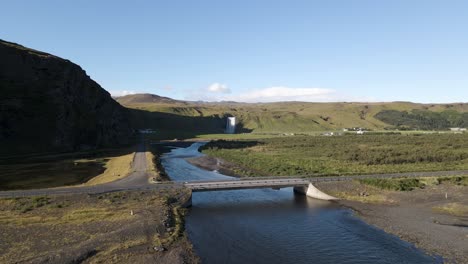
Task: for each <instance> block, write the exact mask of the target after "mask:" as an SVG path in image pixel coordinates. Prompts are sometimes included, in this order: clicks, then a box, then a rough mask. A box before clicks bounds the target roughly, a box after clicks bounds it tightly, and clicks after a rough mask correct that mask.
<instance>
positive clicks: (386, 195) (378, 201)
mask: <svg viewBox="0 0 468 264" xmlns="http://www.w3.org/2000/svg"><path fill="white" fill-rule="evenodd" d="M187 160H188V162H190V163H191V164H192V165H195V166H198V167H200V168H202V169H205V170H210V171H214V170H216V171H219V172H222V173H223V174H226V175H230V176H236V177H239V175H242V173H238V172H239V170H242V169H246V168H243V167H241V166H239V165H236V164H233V163H230V162H227V161H224V160H223V159H220V158H214V157H210V156H201V157H196V158H190V159H187ZM426 180H428V181H430V180H431V178H429V179H426ZM316 186H317V187H318V188H319V189H320V190H322V191H324V192H326V193H328V194H330V195H333V196H336V197H339V198H341V199H342V200H340V201H338V203H339V204H341V205H343V206H345V207H347V208H351V209H353V210H354V211H355V212H356V215H357V216H359V217H360V218H362V219H363V220H364V221H366V222H367V223H369V224H371V225H374V226H376V227H378V228H380V229H383V230H384V231H386V232H387V233H390V234H393V235H396V236H398V237H400V238H401V239H403V240H405V241H408V242H410V243H412V244H414V245H415V246H416V247H418V248H421V249H423V250H424V251H426V252H428V253H429V254H433V255H439V256H442V257H443V258H444V260H445V261H447V262H449V263H451V262H455V263H468V248H467V247H466V245H467V244H468V186H462V185H460V186H458V185H454V184H451V183H442V184H432V185H431V184H429V185H428V186H426V187H425V188H423V189H422V188H416V189H415V190H412V191H389V190H382V189H380V188H377V187H374V186H369V185H366V184H362V183H359V182H357V181H351V182H349V181H347V182H326V183H319V184H317V185H316ZM446 194H447V198H446V197H445V195H446Z"/></svg>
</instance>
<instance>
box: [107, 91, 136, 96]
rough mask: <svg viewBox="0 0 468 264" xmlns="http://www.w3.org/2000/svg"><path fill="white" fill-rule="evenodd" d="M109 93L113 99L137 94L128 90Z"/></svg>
mask: <svg viewBox="0 0 468 264" xmlns="http://www.w3.org/2000/svg"><path fill="white" fill-rule="evenodd" d="M109 93H110V94H111V96H112V97H119V96H125V95H129V94H136V93H137V92H135V91H128V90H110V91H109Z"/></svg>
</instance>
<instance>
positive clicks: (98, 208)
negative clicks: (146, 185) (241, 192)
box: [0, 188, 199, 263]
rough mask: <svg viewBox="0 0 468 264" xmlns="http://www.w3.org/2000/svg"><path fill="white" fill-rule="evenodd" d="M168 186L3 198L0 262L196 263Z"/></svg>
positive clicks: (177, 199) (176, 195)
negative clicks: (152, 189) (96, 192)
mask: <svg viewBox="0 0 468 264" xmlns="http://www.w3.org/2000/svg"><path fill="white" fill-rule="evenodd" d="M189 195H190V194H189V193H188V192H187V191H186V190H184V189H179V188H169V189H167V188H166V189H161V190H156V191H133V192H130V191H128V192H114V193H107V194H99V195H88V194H76V195H66V196H41V197H24V198H11V199H0V233H1V234H2V236H0V253H1V254H0V262H1V263H20V262H21V263H23V262H24V263H198V261H199V260H198V257H196V255H195V253H194V252H193V249H192V245H191V243H190V241H189V240H188V238H187V236H186V234H185V231H184V228H183V226H184V224H183V221H182V220H183V214H184V210H185V209H182V208H181V205H183V203H185V202H186V199H188V197H189Z"/></svg>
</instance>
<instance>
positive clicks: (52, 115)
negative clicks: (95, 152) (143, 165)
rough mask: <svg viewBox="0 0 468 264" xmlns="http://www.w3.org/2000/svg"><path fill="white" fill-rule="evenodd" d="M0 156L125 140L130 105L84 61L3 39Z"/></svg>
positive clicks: (129, 132)
mask: <svg viewBox="0 0 468 264" xmlns="http://www.w3.org/2000/svg"><path fill="white" fill-rule="evenodd" d="M0 91H1V92H0V146H1V148H0V155H1V156H5V155H15V154H26V153H32V152H55V151H76V150H83V149H92V148H98V147H109V146H116V145H120V144H126V143H128V142H129V141H130V137H131V135H132V133H133V130H132V128H131V125H130V122H129V117H128V113H127V111H128V110H127V109H126V108H124V107H122V106H121V105H120V104H118V103H117V102H116V101H114V99H112V97H111V96H110V94H109V93H108V92H107V91H105V90H104V89H103V88H102V87H101V86H99V84H97V83H96V82H95V81H93V80H92V79H91V78H90V77H89V76H88V75H87V74H86V72H85V71H84V70H82V69H81V68H80V66H78V65H76V64H74V63H72V62H70V61H68V60H65V59H62V58H59V57H56V56H53V55H50V54H47V53H44V52H40V51H36V50H32V49H28V48H25V47H23V46H20V45H18V44H14V43H10V42H6V41H2V40H0Z"/></svg>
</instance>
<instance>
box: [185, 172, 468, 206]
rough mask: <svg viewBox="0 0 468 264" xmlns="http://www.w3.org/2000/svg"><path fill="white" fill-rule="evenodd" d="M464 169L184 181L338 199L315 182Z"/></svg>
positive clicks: (205, 187)
mask: <svg viewBox="0 0 468 264" xmlns="http://www.w3.org/2000/svg"><path fill="white" fill-rule="evenodd" d="M467 173H468V171H467V170H464V171H436V172H407V173H389V174H368V175H354V176H328V177H310V178H292V177H263V178H243V179H236V180H215V181H191V182H184V183H183V184H184V186H185V187H187V188H189V189H191V190H192V192H205V191H223V190H240V189H261V188H272V189H280V188H286V187H294V191H295V192H297V193H302V194H305V195H307V196H309V197H312V198H316V199H321V200H337V199H338V198H336V197H333V196H331V195H328V194H326V193H324V192H322V191H320V190H319V189H317V188H316V187H315V186H314V185H313V184H314V183H318V182H329V181H351V180H358V179H369V178H374V179H375V178H377V179H391V178H402V177H407V178H412V177H413V178H421V177H440V176H455V175H466V174H467Z"/></svg>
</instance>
